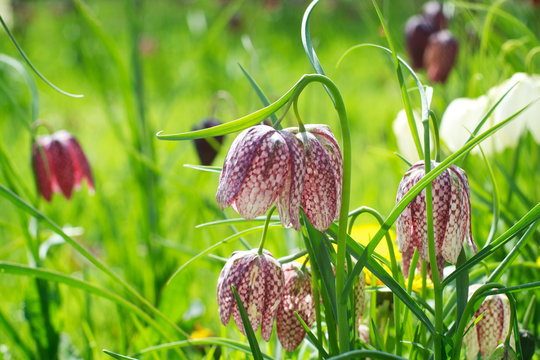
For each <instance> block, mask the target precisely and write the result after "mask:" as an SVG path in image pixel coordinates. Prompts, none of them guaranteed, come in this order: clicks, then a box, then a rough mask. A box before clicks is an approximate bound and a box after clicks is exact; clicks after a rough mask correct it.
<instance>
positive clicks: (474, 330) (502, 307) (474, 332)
mask: <svg viewBox="0 0 540 360" xmlns="http://www.w3.org/2000/svg"><path fill="white" fill-rule="evenodd" d="M479 287H480V286H479V285H473V286H471V287H470V288H469V297H470V296H472V294H473V293H474V292H475V291H476V290H477V289H478V288H479ZM482 314H483V316H482V318H481V319H480V320H478V322H477V323H476V324H475V325H474V326H472V327H471V328H470V330H469V331H468V332H467V333H466V334H465V337H464V338H463V342H464V345H465V350H466V357H467V359H476V358H477V355H478V353H479V352H480V353H481V354H482V357H483V358H485V359H487V358H488V357H489V356H490V355H491V354H492V353H493V352H494V351H495V349H496V348H497V346H498V345H499V344H500V343H502V342H504V339H505V338H506V335H507V334H508V330H509V329H510V303H509V301H508V298H507V297H506V295H490V296H488V297H486V298H485V300H484V301H483V302H482V304H481V305H480V307H479V308H478V310H477V311H476V313H475V314H474V316H473V318H472V319H471V321H470V324H473V323H474V321H475V319H476V318H478V317H479V316H480V315H482Z"/></svg>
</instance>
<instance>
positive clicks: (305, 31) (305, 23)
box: [300, 0, 333, 100]
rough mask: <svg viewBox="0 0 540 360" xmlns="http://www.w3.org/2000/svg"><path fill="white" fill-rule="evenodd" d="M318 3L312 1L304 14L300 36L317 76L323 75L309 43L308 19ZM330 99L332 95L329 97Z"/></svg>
mask: <svg viewBox="0 0 540 360" xmlns="http://www.w3.org/2000/svg"><path fill="white" fill-rule="evenodd" d="M318 3H319V0H313V1H312V2H311V3H310V4H309V6H308V7H307V9H306V11H305V12H304V17H303V18H302V27H301V34H300V36H301V37H302V45H303V46H304V51H305V52H306V55H307V57H308V59H309V62H310V63H311V66H313V69H314V70H315V72H317V74H321V75H324V70H323V68H322V65H321V63H320V62H319V58H318V57H317V54H316V53H315V50H314V49H313V44H312V43H311V36H310V33H309V18H310V17H311V12H312V11H313V9H314V8H315V5H317V4H318ZM330 97H332V95H330ZM332 100H333V98H332Z"/></svg>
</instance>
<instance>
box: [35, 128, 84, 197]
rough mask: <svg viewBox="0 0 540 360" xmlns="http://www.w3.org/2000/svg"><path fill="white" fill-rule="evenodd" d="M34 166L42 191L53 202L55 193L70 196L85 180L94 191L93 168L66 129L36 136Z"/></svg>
mask: <svg viewBox="0 0 540 360" xmlns="http://www.w3.org/2000/svg"><path fill="white" fill-rule="evenodd" d="M32 167H33V170H34V175H35V178H36V183H37V187H38V191H39V194H40V195H41V196H43V197H44V198H45V199H46V200H47V201H51V199H52V194H53V192H56V193H62V194H64V196H65V197H66V198H68V199H69V198H70V197H71V193H72V192H73V189H75V190H77V189H78V188H79V187H80V184H81V181H82V179H85V180H86V182H87V184H88V187H89V188H90V190H91V191H93V190H94V180H93V177H92V171H91V170H90V165H89V164H88V160H87V159H86V156H85V155H84V152H83V150H82V148H81V146H80V145H79V142H78V141H77V140H76V139H75V138H74V137H73V136H72V135H71V134H70V133H69V132H67V131H65V130H61V131H58V132H56V133H54V134H52V135H43V136H38V137H37V138H36V143H34V144H33V145H32Z"/></svg>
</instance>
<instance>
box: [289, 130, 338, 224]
mask: <svg viewBox="0 0 540 360" xmlns="http://www.w3.org/2000/svg"><path fill="white" fill-rule="evenodd" d="M305 129H306V131H305V132H299V130H298V128H290V129H285V130H284V131H289V132H291V133H294V134H296V138H297V139H298V140H300V141H301V142H302V144H303V148H304V149H303V150H304V160H305V177H304V187H303V190H302V207H303V208H304V211H305V213H306V216H307V218H308V220H309V222H310V223H311V224H312V225H313V227H314V228H315V229H317V230H319V231H321V232H324V231H326V230H327V229H328V228H329V227H330V225H331V224H332V222H333V221H334V219H337V218H338V217H339V211H340V204H341V192H342V178H343V163H342V158H341V151H340V149H339V145H338V143H337V140H336V138H335V137H334V134H333V133H332V131H331V130H330V128H329V127H328V126H326V125H306V127H305Z"/></svg>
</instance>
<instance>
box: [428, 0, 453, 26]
mask: <svg viewBox="0 0 540 360" xmlns="http://www.w3.org/2000/svg"><path fill="white" fill-rule="evenodd" d="M422 16H423V17H424V19H426V21H428V22H429V23H430V24H431V25H432V26H433V28H434V29H435V31H439V30H442V29H445V28H446V24H447V22H448V20H447V19H446V16H445V15H444V11H443V6H442V4H441V3H440V2H438V1H428V2H427V3H425V4H424V6H423V7H422Z"/></svg>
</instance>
